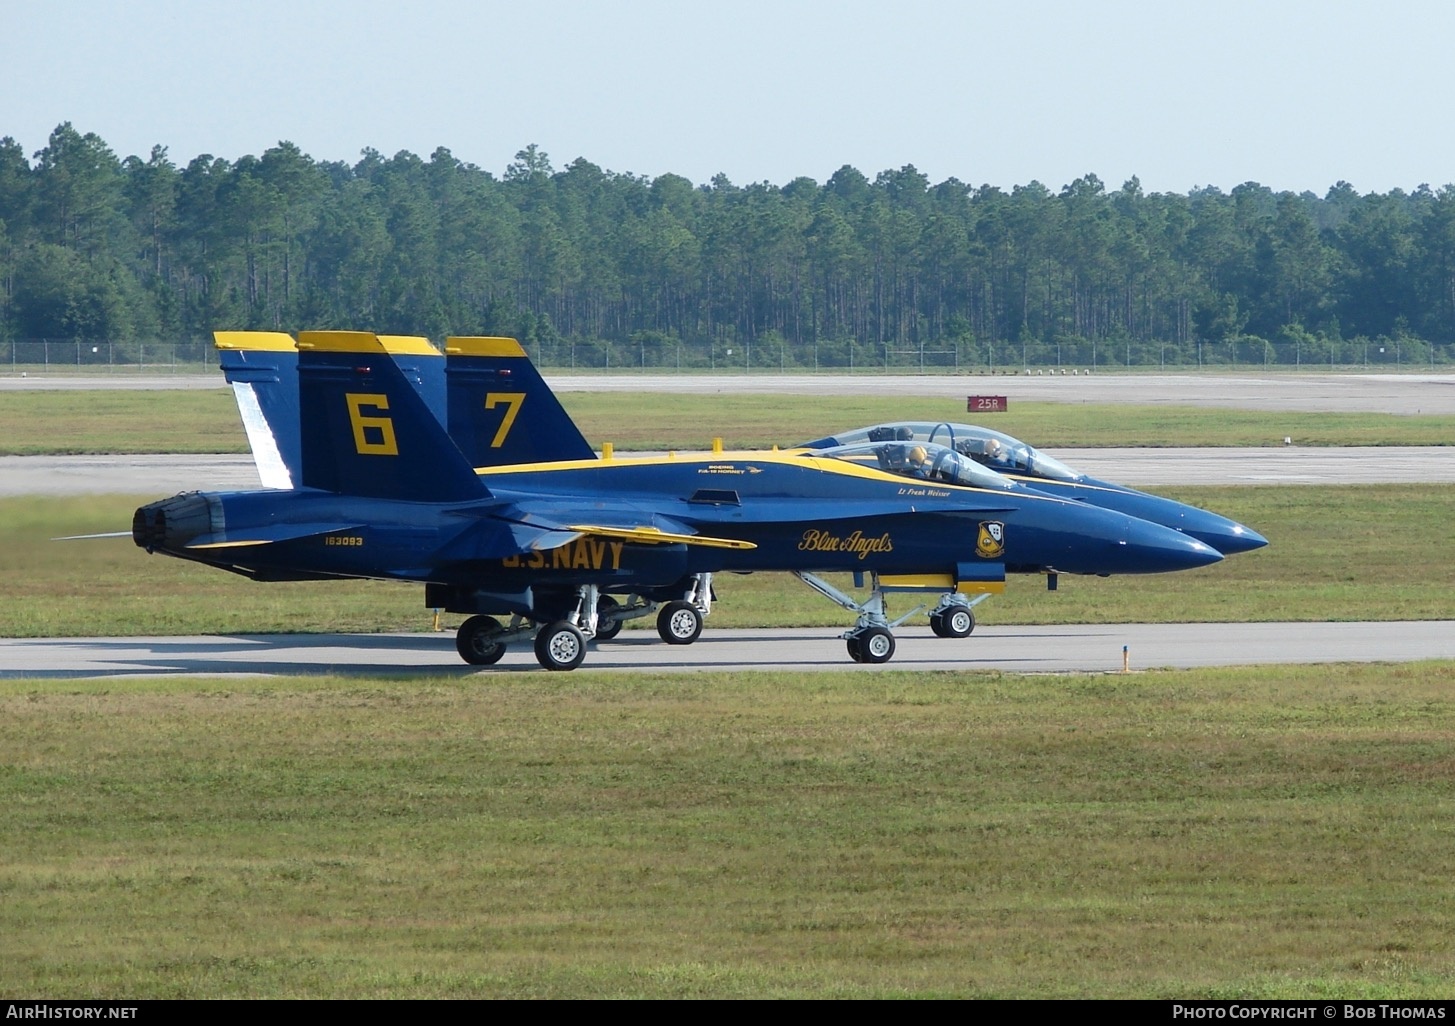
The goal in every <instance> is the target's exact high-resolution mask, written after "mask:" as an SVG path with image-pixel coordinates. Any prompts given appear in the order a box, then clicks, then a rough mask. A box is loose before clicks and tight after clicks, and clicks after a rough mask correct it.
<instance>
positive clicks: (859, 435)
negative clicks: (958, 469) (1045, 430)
mask: <svg viewBox="0 0 1455 1026" xmlns="http://www.w3.org/2000/svg"><path fill="white" fill-rule="evenodd" d="M873 443H878V444H889V443H896V444H900V443H919V444H920V445H923V446H929V445H935V446H939V447H942V448H946V449H949V450H951V451H952V452H954V453H957V454H959V455H961V456H967V457H969V458H970V459H971V460H973V461H974V462H975V463H977V464H979V465H981V466H982V467H988V468H990V469H991V470H994V471H997V472H999V473H1002V474H1027V475H1030V476H1031V477H1042V478H1048V479H1050V480H1053V481H1080V480H1081V479H1082V478H1083V477H1084V475H1083V474H1080V473H1077V472H1076V471H1074V470H1072V469H1071V468H1070V467H1068V466H1066V464H1064V463H1062V462H1061V461H1060V460H1058V459H1055V458H1053V457H1051V456H1047V455H1046V454H1045V453H1043V452H1039V451H1037V450H1036V449H1035V448H1033V447H1032V446H1029V445H1027V444H1026V443H1025V442H1022V441H1021V440H1020V439H1018V438H1012V437H1011V436H1010V435H1007V434H1003V433H1001V432H999V431H992V430H991V429H990V428H984V427H979V426H977V425H974V424H951V423H948V422H946V421H939V422H935V421H914V420H904V421H896V422H894V423H891V424H876V425H874V426H873V427H867V428H858V429H856V430H853V431H845V432H843V433H842V434H837V435H833V436H831V437H828V438H822V439H819V440H818V441H815V442H808V443H806V445H807V446H808V447H810V448H816V449H825V448H842V447H853V446H860V445H865V444H873Z"/></svg>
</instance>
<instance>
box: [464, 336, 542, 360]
mask: <svg viewBox="0 0 1455 1026" xmlns="http://www.w3.org/2000/svg"><path fill="white" fill-rule="evenodd" d="M445 352H447V353H449V354H450V355H452V356H525V350H524V349H523V348H521V345H520V343H519V342H517V341H516V340H515V339H513V338H497V337H494V336H488V335H452V336H450V337H449V338H447V339H445Z"/></svg>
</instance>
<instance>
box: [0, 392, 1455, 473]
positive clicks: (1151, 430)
mask: <svg viewBox="0 0 1455 1026" xmlns="http://www.w3.org/2000/svg"><path fill="white" fill-rule="evenodd" d="M560 399H561V402H562V404H563V405H564V406H565V407H566V409H567V410H568V411H569V412H570V414H571V415H572V417H573V418H575V420H576V421H577V423H578V424H579V425H580V426H581V430H582V433H583V434H585V436H586V438H587V439H589V440H590V441H591V442H592V443H593V444H595V445H597V446H600V445H601V443H603V442H611V443H613V444H614V445H615V446H616V447H617V449H618V450H620V451H623V452H625V451H630V450H664V449H682V450H689V449H707V448H709V447H710V446H711V444H712V439H713V437H714V436H721V437H722V438H723V439H724V441H725V442H726V444H727V445H728V446H729V447H730V448H731V447H739V448H748V449H767V448H769V447H771V446H773V445H775V444H776V445H791V444H794V443H796V442H803V441H808V440H810V439H814V438H820V437H822V436H824V435H825V434H827V433H829V432H832V431H842V430H845V429H848V428H852V427H863V426H864V425H867V424H872V423H875V422H876V421H886V420H947V421H959V422H963V421H965V420H966V419H967V414H966V413H965V410H964V404H963V403H959V402H955V401H949V400H929V399H914V398H905V397H903V396H889V397H884V396H792V397H788V398H785V397H783V396H765V395H741V394H736V393H730V394H720V395H674V394H670V393H639V394H635V395H623V394H621V393H607V392H566V393H562V394H561V396H560ZM984 423H985V424H986V426H988V427H993V428H995V429H997V430H1000V431H1005V432H1007V433H1009V434H1012V435H1015V436H1016V437H1018V438H1023V439H1026V440H1027V441H1030V442H1032V443H1033V444H1035V445H1037V446H1039V447H1042V448H1056V447H1059V446H1138V445H1142V446H1188V445H1212V446H1229V445H1237V446H1247V445H1252V446H1259V445H1281V444H1282V443H1283V439H1284V438H1291V439H1292V440H1293V442H1294V444H1296V445H1450V444H1455V417H1396V416H1393V415H1390V414H1372V413H1371V414H1364V413H1287V412H1279V411H1270V412H1261V411H1251V410H1209V409H1204V408H1198V407H1177V406H1173V407H1165V406H1121V405H1117V406H1102V405H1085V404H1082V405H1073V404H1066V403H1017V404H1015V406H1014V407H1012V409H1011V411H1010V412H1008V413H1004V414H994V415H992V416H990V417H988V418H985V419H984ZM247 451H248V448H247V439H246V438H245V437H244V435H243V430H242V425H241V423H240V421H239V420H238V414H237V408H236V404H235V403H234V401H233V398H232V392H231V391H229V390H227V389H223V388H218V389H216V390H209V391H200V392H199V391H176V392H126V391H112V392H6V393H0V455H20V456H36V455H57V454H67V453H153V452H179V453H205V452H247Z"/></svg>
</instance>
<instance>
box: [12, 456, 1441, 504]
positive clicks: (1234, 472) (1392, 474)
mask: <svg viewBox="0 0 1455 1026" xmlns="http://www.w3.org/2000/svg"><path fill="white" fill-rule="evenodd" d="M1046 451H1047V452H1049V453H1050V454H1051V455H1052V456H1054V457H1056V458H1057V459H1059V460H1061V461H1063V462H1064V463H1066V464H1067V465H1068V466H1071V467H1074V468H1075V469H1077V470H1079V471H1081V472H1082V473H1085V474H1089V475H1091V476H1092V477H1098V478H1102V479H1103V480H1108V481H1117V482H1120V483H1122V484H1128V485H1132V486H1134V487H1144V486H1156V485H1189V484H1193V485H1197V484H1200V485H1255V484H1272V485H1295V484H1320V485H1344V484H1401V483H1405V484H1420V483H1425V484H1428V483H1432V482H1433V483H1443V484H1450V483H1455V445H1450V446H1367V447H1362V448H1361V447H1351V448H1309V449H1300V448H1294V447H1288V448H1267V449H1048V450H1046ZM622 455H623V456H627V455H630V454H628V453H623V454H622ZM257 487H259V483H258V473H257V470H256V469H255V468H254V466H253V459H252V457H251V456H242V455H226V456H162V455H144V456H0V496H16V495H106V494H110V495H149V496H154V497H156V498H161V497H163V496H166V495H171V494H173V493H175V492H180V491H187V490H196V491H230V490H242V489H250V488H257Z"/></svg>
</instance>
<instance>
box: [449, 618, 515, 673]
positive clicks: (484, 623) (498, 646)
mask: <svg viewBox="0 0 1455 1026" xmlns="http://www.w3.org/2000/svg"><path fill="white" fill-rule="evenodd" d="M499 633H500V621H499V620H497V619H495V617H493V616H472V617H470V619H468V620H466V621H465V622H464V623H462V624H460V629H459V630H457V631H455V651H456V652H458V653H460V658H461V659H463V660H465V662H467V663H469V664H470V665H471V666H490V665H491V664H493V663H498V662H500V657H501V656H503V655H505V642H503V641H496V642H491V641H490V637H491V635H494V634H499Z"/></svg>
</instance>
